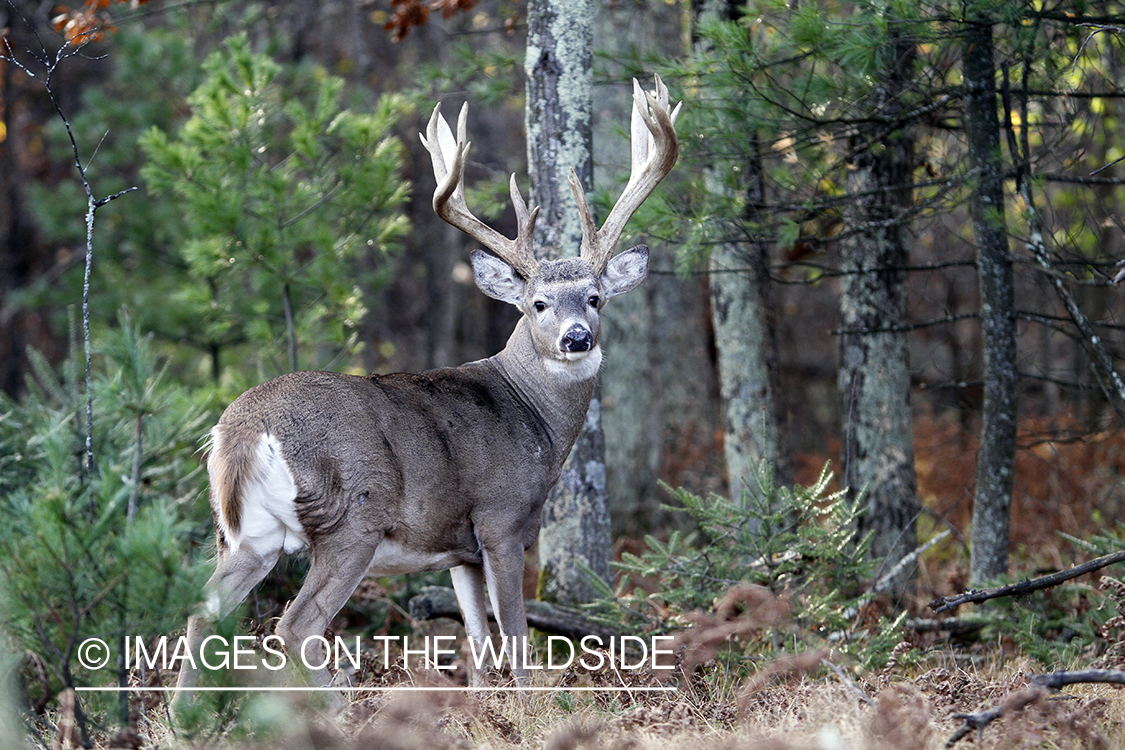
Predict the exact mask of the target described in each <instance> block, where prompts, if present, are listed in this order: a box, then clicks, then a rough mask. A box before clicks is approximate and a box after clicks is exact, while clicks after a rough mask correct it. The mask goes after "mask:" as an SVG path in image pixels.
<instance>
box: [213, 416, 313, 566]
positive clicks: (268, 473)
mask: <svg viewBox="0 0 1125 750" xmlns="http://www.w3.org/2000/svg"><path fill="white" fill-rule="evenodd" d="M217 442H218V440H217V436H216V444H217ZM254 452H255V466H254V470H253V472H252V474H251V476H250V478H249V480H248V481H247V483H246V485H245V489H244V491H243V494H242V497H241V503H240V505H241V511H242V513H241V523H240V525H239V530H238V533H237V534H234V535H230V534H227V535H226V539H227V542H228V543H229V544H230V548H231V552H237V551H238V547H239V545H240V544H246V545H248V546H249V547H250V548H251V549H253V550H254V551H256V552H258V553H259V554H261V555H270V554H273V553H274V552H276V551H277V550H278V549H284V550H285V551H286V552H288V553H292V552H296V551H297V550H299V549H302V548H304V547H307V546H308V544H309V539H308V537H307V536H305V531H304V529H303V528H302V527H301V521H300V519H298V518H297V505H296V499H297V484H296V482H294V481H293V474H292V472H290V471H289V467H288V465H286V463H285V459H284V458H283V457H282V453H281V443H279V442H278V440H277V438H275V437H274V436H273V435H269V434H263V435H262V437H261V439H260V440H259V441H258V445H257V446H256V447H255V451H254Z"/></svg>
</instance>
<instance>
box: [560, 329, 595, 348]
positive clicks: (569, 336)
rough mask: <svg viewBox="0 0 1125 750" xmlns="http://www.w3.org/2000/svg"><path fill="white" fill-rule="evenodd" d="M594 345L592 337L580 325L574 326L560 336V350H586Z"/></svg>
mask: <svg viewBox="0 0 1125 750" xmlns="http://www.w3.org/2000/svg"><path fill="white" fill-rule="evenodd" d="M593 345H594V337H593V336H591V335H590V332H589V331H587V330H586V329H585V328H583V327H581V326H574V327H573V328H571V329H570V330H569V331H567V332H566V333H565V334H563V337H562V342H561V346H562V350H563V351H564V352H587V351H590V347H592V346H593Z"/></svg>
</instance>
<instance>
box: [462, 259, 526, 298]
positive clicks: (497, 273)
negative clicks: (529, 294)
mask: <svg viewBox="0 0 1125 750" xmlns="http://www.w3.org/2000/svg"><path fill="white" fill-rule="evenodd" d="M472 262H473V276H474V278H475V279H476V282H477V287H479V288H480V290H481V291H482V292H484V293H485V294H487V295H488V296H489V297H492V298H493V299H498V300H500V301H501V302H507V303H508V304H511V305H515V306H516V307H519V305H520V299H521V298H522V297H523V289H524V286H525V285H526V283H527V282H525V281H524V280H523V278H522V277H521V276H520V275H519V274H518V273H516V271H515V269H514V268H512V267H511V266H509V265H508V264H507V263H505V262H504V261H502V260H500V259H499V258H497V257H496V256H494V255H489V254H488V253H486V252H484V251H483V250H474V251H473V253H472Z"/></svg>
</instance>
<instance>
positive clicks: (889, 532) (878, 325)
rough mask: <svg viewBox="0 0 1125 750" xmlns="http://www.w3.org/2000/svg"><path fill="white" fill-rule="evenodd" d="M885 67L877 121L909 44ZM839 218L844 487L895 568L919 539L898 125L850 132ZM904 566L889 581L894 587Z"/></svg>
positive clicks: (908, 148)
mask: <svg viewBox="0 0 1125 750" xmlns="http://www.w3.org/2000/svg"><path fill="white" fill-rule="evenodd" d="M892 53H893V54H892V55H891V57H890V59H891V60H892V65H891V68H890V69H889V70H887V71H885V76H883V78H882V80H883V82H882V83H880V84H879V87H878V89H877V91H876V92H875V97H874V102H875V106H876V111H877V114H878V115H879V118H880V119H890V120H892V121H893V119H894V117H895V112H896V110H899V109H900V105H899V103H898V100H899V97H900V96H901V95H902V92H904V91H905V90H906V88H907V86H908V85H909V79H910V69H911V62H912V56H913V52H912V48H911V46H910V44H909V43H905V42H903V43H892ZM851 145H852V148H853V150H854V154H855V155H854V156H853V157H852V159H851V161H850V164H849V168H848V177H847V191H848V196H849V200H848V202H847V206H846V208H845V218H846V220H847V224H848V227H849V229H851V230H853V231H854V232H855V233H854V234H852V235H851V236H850V237H849V238H848V239H846V240H845V241H843V242H842V243H841V249H842V253H843V259H842V260H843V262H842V270H843V271H844V276H843V277H842V282H841V291H840V327H841V329H842V330H843V333H842V334H841V336H840V369H839V389H840V399H841V417H842V420H843V436H844V441H843V448H842V452H843V468H844V484H845V486H847V487H848V490H849V492H851V493H852V494H853V496H855V497H859V496H860V495H861V493H862V498H863V500H864V502H865V504H866V506H867V513H866V514H865V515H864V516H863V517H862V518H861V519H860V522H859V531H860V533H861V534H867V533H872V535H873V536H872V540H871V555H872V556H873V557H875V558H876V559H881V560H882V568H883V570H889V569H891V568H893V567H894V566H895V565H896V564H897V563H898V562H899V561H900V560H902V559H903V558H904V557H906V556H907V555H908V554H910V553H911V552H912V551H913V550H914V548H915V546H916V545H917V541H918V540H917V532H916V530H915V521H916V520H917V518H918V514H919V512H920V509H921V505H920V503H919V500H918V488H917V486H918V484H917V477H916V475H915V472H914V434H913V418H912V415H911V411H910V368H909V362H908V358H907V342H906V334H905V333H904V332H903V331H902V328H903V327H904V326H905V325H906V323H907V307H906V272H905V270H903V269H904V268H905V267H906V265H907V260H908V252H907V246H906V238H905V229H906V227H905V226H904V225H903V223H902V216H903V214H904V213H905V211H906V210H908V209H909V207H910V205H911V202H912V198H913V196H912V187H911V185H912V173H913V167H914V141H913V138H912V136H911V135H910V133H909V132H908V131H907V130H906V129H903V128H899V129H896V130H893V131H891V132H889V133H887V134H886V135H884V136H882V137H879V138H872V137H871V134H870V133H861V134H858V135H856V136H855V137H853V139H852V144H851ZM912 577H913V575H912V572H911V571H909V570H907V571H904V573H903V574H902V575H901V576H899V577H898V579H897V580H896V581H895V582H894V583H893V588H895V589H896V590H899V591H901V590H902V589H903V588H904V587H905V586H906V585H907V583H908V582H909V580H910V579H911V578H912Z"/></svg>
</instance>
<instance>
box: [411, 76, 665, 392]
mask: <svg viewBox="0 0 1125 750" xmlns="http://www.w3.org/2000/svg"><path fill="white" fill-rule="evenodd" d="M679 110H680V108H679V105H677V106H676V108H675V109H674V110H672V111H669V108H668V89H667V87H666V86H665V85H664V83H663V82H662V81H661V80H660V77H659V76H657V77H656V90H655V91H654V92H645V91H642V89H641V87H640V84H638V83H637V82H636V80H634V81H633V115H632V127H631V130H632V132H631V137H632V155H633V158H632V170H631V172H630V176H629V182H628V184H627V185H626V186H625V189H624V190H623V191H622V193H621V196H620V197H619V198H618V199H617V203H616V204H615V205H614V207H613V209H612V210H611V211H610V213H609V216H608V217H607V218H606V220H605V222H604V223H603V224H602V227H601V229H599V228H598V227H597V224H596V223H595V221H594V218H593V215H592V214H591V213H590V209H589V206H588V205H587V203H586V194H585V191H584V190H583V188H582V184H581V182H580V181H579V179H578V175H577V174H575V172H574V170H573V169H571V171H570V176H569V181H570V187H571V190H572V191H573V192H574V199H575V200H576V201H577V203H578V208H579V214H580V217H581V221H582V245H581V247H580V249H579V253H578V256H577V257H570V258H562V259H559V260H539V259H536V257H535V252H534V249H533V248H532V244H531V240H532V235H533V233H534V228H535V219H536V217H537V216H538V214H539V208H538V207H536V208H534V209H531V210H530V211H529V210H528V208H527V204H526V202H525V201H524V199H523V196H522V195H521V194H520V191H519V188H517V187H516V177H515V175H514V174H513V175H512V178H511V182H510V192H511V196H512V205H513V206H514V207H515V211H516V220H517V222H518V224H519V233H518V234H517V236H516V238H515V239H508V238H507V237H505V236H503V235H502V234H500V233H499V232H497V231H496V230H494V229H492V228H491V227H489V226H488V225H486V224H484V223H483V222H481V221H480V220H479V219H477V218H476V217H475V216H474V215H473V214H472V213H471V212H470V211H469V209H468V207H467V206H466V204H465V187H464V171H465V161H466V155H467V153H468V150H469V145H470V144H469V142H468V141H467V140H466V121H467V117H468V105H466V106H464V107H462V108H461V113H460V116H459V117H458V119H457V138H456V139H454V137H453V132H452V130H451V129H450V127H449V124H448V123H447V122H446V121H445V118H444V117H442V116H441V105H440V104H439V105H438V106H436V107H434V112H433V115H432V116H431V117H430V122H429V125H428V127H427V128H426V135H425V136H422V143H423V144H424V145H425V146H426V149H427V150H428V151H429V153H430V158H431V160H432V162H433V167H434V176H435V177H436V178H437V183H438V184H437V189H436V190H435V191H434V199H433V206H434V211H435V212H437V214H438V215H439V216H441V217H442V218H443V219H445V220H446V221H447V222H449V223H450V224H452V225H453V226H455V227H457V228H458V229H461V230H462V231H463V232H465V233H466V234H468V235H469V236H470V237H473V238H474V239H476V240H478V241H479V242H480V243H481V244H483V245H484V246H485V247H486V248H488V249H489V250H491V251H492V253H494V254H493V255H489V254H488V253H485V252H482V251H480V250H475V251H473V254H472V263H473V272H474V276H475V278H476V283H477V286H478V287H480V289H481V291H483V292H484V293H485V294H487V295H488V296H490V297H493V298H495V299H498V300H501V301H503V302H508V303H510V304H512V305H515V306H516V307H517V308H519V310H520V311H521V312H522V313H523V314H524V316H525V318H526V320H527V321H528V323H529V326H530V329H531V335H532V339H533V341H534V344H535V348H536V352H537V353H538V354H539V356H540V357H541V358H543V359H544V361H547V362H557V363H558V364H559V365H561V366H563V367H565V366H566V364H567V363H575V362H580V361H584V360H586V359H587V358H592V359H593V360H594V361H596V362H600V356H601V354H600V348H599V346H600V335H601V329H600V324H599V313H600V312H601V309H602V307H603V306H604V305H605V303H606V301H607V300H609V299H610V298H611V297H615V296H617V295H619V294H624V293H625V292H627V291H629V290H630V289H632V288H633V287H635V286H637V285H638V284H640V283H641V282H642V281H644V278H645V276H646V275H647V274H648V248H647V247H644V246H643V245H642V246H638V247H634V248H632V249H630V250H626V251H625V252H623V253H620V254H618V255H617V256H614V255H613V250H614V248H615V247H616V245H617V242H618V240H619V239H620V238H621V233H622V232H623V231H624V229H625V224H626V222H628V221H629V217H631V216H632V215H633V212H634V211H636V210H637V208H638V207H639V206H640V205H641V203H643V202H644V200H645V199H646V198H647V197H648V196H649V195H650V194H651V193H652V191H653V190H654V189H655V188H656V186H657V184H659V183H660V181H661V180H662V179H663V178H664V176H665V175H666V174H668V172H669V171H670V170H671V169H672V166H673V165H674V164H675V163H676V157H677V155H678V153H679V146H678V142H677V139H676V130H675V121H676V116H677V115H678V114H679ZM591 355H593V357H591ZM593 371H594V372H596V365H595V366H594V368H593ZM591 374H592V373H591Z"/></svg>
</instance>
